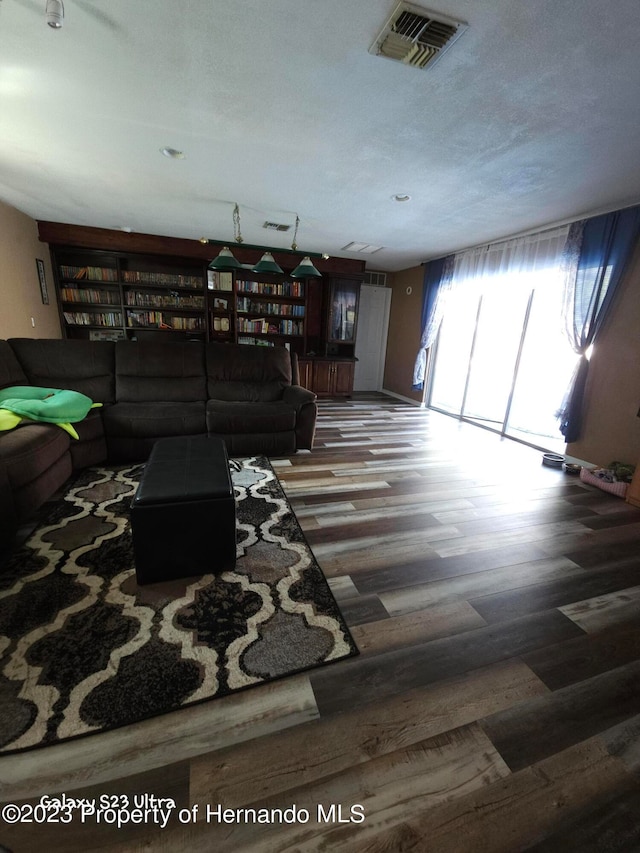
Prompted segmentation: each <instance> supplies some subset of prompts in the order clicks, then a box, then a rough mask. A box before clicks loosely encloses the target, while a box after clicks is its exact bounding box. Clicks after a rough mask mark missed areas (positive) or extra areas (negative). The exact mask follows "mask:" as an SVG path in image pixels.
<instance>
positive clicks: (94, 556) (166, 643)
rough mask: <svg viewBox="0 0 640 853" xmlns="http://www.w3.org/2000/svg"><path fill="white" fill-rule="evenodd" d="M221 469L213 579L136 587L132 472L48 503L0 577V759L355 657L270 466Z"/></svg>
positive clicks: (100, 473)
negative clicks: (222, 493)
mask: <svg viewBox="0 0 640 853" xmlns="http://www.w3.org/2000/svg"><path fill="white" fill-rule="evenodd" d="M231 469H232V470H231V474H232V479H233V484H234V488H235V494H236V501H237V555H238V560H237V563H236V568H235V569H234V570H233V571H226V572H223V573H222V574H221V575H217V576H214V575H212V574H210V575H205V576H201V577H195V578H188V579H185V580H180V581H168V582H165V583H161V584H151V585H148V586H141V587H139V586H138V585H137V583H136V578H135V572H134V568H133V552H132V545H131V535H130V530H129V521H128V514H129V506H130V503H131V498H132V496H133V494H134V493H135V490H136V486H137V483H138V480H139V477H140V474H141V472H142V466H140V465H137V466H133V467H127V468H124V467H121V468H115V469H114V468H92V469H88V470H86V471H85V472H83V473H82V474H81V475H80V477H79V479H77V480H76V481H75V482H74V484H73V487H72V488H71V489H70V490H69V491H68V492H67V494H66V495H65V497H64V499H61V500H59V501H56V502H52V503H51V504H50V505H49V507H48V509H47V511H46V514H45V517H44V519H43V521H42V522H41V523H40V526H39V527H38V528H37V529H36V530H35V532H34V533H33V535H32V536H31V537H30V538H29V539H28V540H27V541H26V543H25V544H24V545H23V546H22V547H20V548H19V549H18V550H17V551H16V552H15V553H14V554H13V555H12V556H11V557H10V558H9V560H8V564H7V565H5V566H3V567H2V571H1V572H0V752H5V753H7V752H13V751H16V750H21V749H27V748H30V747H36V746H44V745H46V744H52V743H56V742H59V741H61V740H65V739H67V738H72V737H76V736H78V735H84V734H89V733H92V732H99V731H104V730H106V729H111V728H115V727H117V726H123V725H126V724H129V723H132V722H135V721H137V720H141V719H144V718H146V717H151V716H155V715H157V714H162V713H166V712H167V711H171V710H175V709H177V708H180V707H183V706H185V705H190V704H193V703H195V702H200V701H203V700H206V699H212V698H214V697H219V696H224V695H226V694H228V693H230V692H232V691H236V690H241V689H243V688H246V687H250V686H252V685H258V684H261V683H264V682H266V681H270V680H272V679H274V678H279V677H281V676H285V675H291V674H293V673H296V672H300V671H302V670H305V669H309V668H310V667H315V666H319V665H321V664H325V663H328V662H330V661H336V660H340V659H341V658H345V657H349V656H351V655H354V654H357V648H356V646H355V644H354V642H353V639H352V638H351V635H350V634H349V631H348V628H347V626H346V624H345V623H344V620H343V618H342V616H341V614H340V611H339V610H338V607H337V605H336V603H335V600H334V598H333V595H332V594H331V591H330V589H329V587H328V585H327V582H326V579H325V577H324V575H323V574H322V571H321V570H320V568H319V566H318V565H317V563H316V561H315V559H314V557H313V555H312V553H311V551H310V550H309V547H308V545H307V544H306V542H305V539H304V535H303V533H302V531H301V529H300V526H299V524H298V521H297V519H296V517H295V515H294V514H293V513H292V511H291V509H290V507H289V504H288V502H287V499H286V497H285V495H284V493H283V491H282V488H281V486H280V484H279V483H278V480H277V478H276V476H275V474H274V472H273V469H272V468H271V465H270V464H269V461H268V460H267V459H266V458H265V457H253V458H251V459H243V460H232V462H231ZM214 547H215V530H212V548H214Z"/></svg>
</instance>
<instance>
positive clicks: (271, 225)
mask: <svg viewBox="0 0 640 853" xmlns="http://www.w3.org/2000/svg"><path fill="white" fill-rule="evenodd" d="M262 227H263V228H267V229H268V230H269V231H288V230H289V229H290V228H291V226H290V225H282V224H281V223H280V222H265V223H264V225H263V226H262Z"/></svg>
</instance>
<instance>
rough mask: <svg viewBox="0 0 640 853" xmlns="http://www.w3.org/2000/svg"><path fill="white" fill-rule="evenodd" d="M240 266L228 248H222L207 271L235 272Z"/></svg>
mask: <svg viewBox="0 0 640 853" xmlns="http://www.w3.org/2000/svg"><path fill="white" fill-rule="evenodd" d="M241 266H242V264H241V263H240V261H238V260H236V259H235V258H234V257H233V252H232V251H231V249H230V248H229V247H228V246H223V247H222V249H220V253H219V254H218V257H217V258H214V259H213V260H212V261H211V263H210V264H209V266H208V267H207V269H210V270H222V271H223V270H237V269H240V267H241Z"/></svg>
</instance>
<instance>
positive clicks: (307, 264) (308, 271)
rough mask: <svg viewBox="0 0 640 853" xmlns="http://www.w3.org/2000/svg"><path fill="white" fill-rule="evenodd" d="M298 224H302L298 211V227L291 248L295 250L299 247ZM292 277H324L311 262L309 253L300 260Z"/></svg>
mask: <svg viewBox="0 0 640 853" xmlns="http://www.w3.org/2000/svg"><path fill="white" fill-rule="evenodd" d="M298 225H300V219H299V218H298V214H297V213H296V227H295V229H294V232H293V240H292V241H291V248H292V250H293V251H294V252H295V251H296V249H297V248H298V243H297V242H296V241H297V239H298ZM291 278H322V273H320V272H318V270H317V269H316V268H315V267H314V265H313V264H312V263H311V258H310V257H309V255H305V257H304V258H303V259H302V260H301V261H300V263H299V264H298V266H297V267H296V268H295V269H294V271H293V272H292V273H291Z"/></svg>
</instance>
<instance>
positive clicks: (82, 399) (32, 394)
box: [0, 385, 102, 439]
mask: <svg viewBox="0 0 640 853" xmlns="http://www.w3.org/2000/svg"><path fill="white" fill-rule="evenodd" d="M101 405H102V403H94V402H93V400H91V399H90V398H89V397H87V396H85V394H81V393H80V392H79V391H64V390H61V389H60V388H38V387H37V386H32V385H13V386H12V387H10V388H2V389H0V431H2V430H8V429H13V428H14V427H17V426H18V425H19V424H21V423H29V422H31V421H43V422H44V423H48V424H57V425H58V426H59V427H61V428H62V429H64V430H66V431H67V432H68V433H69V435H70V436H71V437H72V438H76V439H77V438H78V433H77V432H76V431H75V429H74V428H73V427H72V426H71V424H72V423H78V421H81V420H84V418H86V416H87V414H88V413H89V410H90V409H93V408H95V407H96V406H101Z"/></svg>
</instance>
